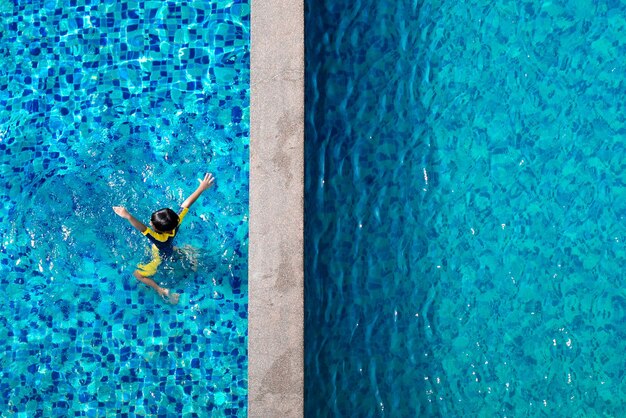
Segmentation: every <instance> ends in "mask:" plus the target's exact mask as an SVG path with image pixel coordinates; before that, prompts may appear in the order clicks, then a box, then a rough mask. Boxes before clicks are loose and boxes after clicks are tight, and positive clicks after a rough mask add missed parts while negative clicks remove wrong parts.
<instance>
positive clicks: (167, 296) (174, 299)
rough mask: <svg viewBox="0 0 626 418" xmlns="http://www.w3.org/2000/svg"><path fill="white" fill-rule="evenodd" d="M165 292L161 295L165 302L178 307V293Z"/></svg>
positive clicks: (166, 290) (165, 290)
mask: <svg viewBox="0 0 626 418" xmlns="http://www.w3.org/2000/svg"><path fill="white" fill-rule="evenodd" d="M163 290H164V292H162V293H161V297H162V298H163V300H164V301H166V302H167V303H170V304H172V305H176V304H177V303H178V299H179V298H180V295H179V294H178V293H170V290H169V289H163Z"/></svg>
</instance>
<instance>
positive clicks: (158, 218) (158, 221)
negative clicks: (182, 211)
mask: <svg viewBox="0 0 626 418" xmlns="http://www.w3.org/2000/svg"><path fill="white" fill-rule="evenodd" d="M150 222H152V225H153V226H154V227H155V228H156V229H158V230H159V231H160V232H169V231H172V230H174V229H175V228H176V227H177V226H178V222H179V218H178V214H177V213H176V212H174V211H173V210H172V209H169V208H165V209H159V210H157V211H156V212H154V213H153V214H152V217H151V218H150Z"/></svg>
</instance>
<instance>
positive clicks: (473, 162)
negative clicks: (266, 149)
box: [305, 0, 626, 417]
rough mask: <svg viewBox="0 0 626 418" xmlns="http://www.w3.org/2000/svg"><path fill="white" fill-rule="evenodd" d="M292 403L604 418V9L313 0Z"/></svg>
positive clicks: (607, 353) (615, 112)
mask: <svg viewBox="0 0 626 418" xmlns="http://www.w3.org/2000/svg"><path fill="white" fill-rule="evenodd" d="M305 4H306V85H307V87H306V140H305V147H306V150H305V152H306V159H305V161H306V169H305V172H306V202H305V254H306V261H305V366H306V367H305V411H306V416H311V417H314V416H319V417H328V416H359V417H368V416H388V417H414V416H445V417H461V416H485V417H496V416H502V417H504V416H572V417H583V416H620V415H622V414H623V413H622V405H623V403H624V399H625V397H626V380H625V379H624V372H623V364H622V363H623V361H622V353H623V352H624V351H625V349H626V346H625V342H624V341H626V339H625V338H624V337H625V335H626V331H625V329H624V326H623V323H624V319H625V315H626V295H625V294H624V291H623V288H624V286H623V283H622V282H623V276H624V275H623V272H622V270H623V269H622V268H621V266H622V264H623V263H624V261H625V260H626V252H625V247H624V239H625V235H626V226H625V224H624V216H625V215H626V206H625V205H624V202H625V201H626V200H625V199H624V198H625V197H626V187H625V186H626V177H625V176H624V169H623V168H624V167H623V166H624V164H623V161H624V157H625V144H626V125H625V117H624V114H625V112H624V110H625V108H624V101H623V86H624V84H625V83H626V73H625V71H624V67H623V65H622V59H621V57H622V56H623V53H624V51H625V50H626V39H625V38H624V36H623V31H624V28H626V20H625V19H624V16H625V12H626V7H625V6H624V5H623V4H622V3H620V2H593V3H588V2H580V1H565V2H512V1H505V2H500V1H498V2H496V1H476V0H466V1H437V2H435V1H419V2H392V1H383V2H380V1H369V0H360V1H356V2H343V1H321V2H320V1H312V0H311V1H307V2H306V3H305Z"/></svg>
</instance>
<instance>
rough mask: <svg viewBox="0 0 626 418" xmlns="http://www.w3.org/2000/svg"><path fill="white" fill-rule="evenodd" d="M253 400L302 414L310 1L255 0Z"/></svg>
mask: <svg viewBox="0 0 626 418" xmlns="http://www.w3.org/2000/svg"><path fill="white" fill-rule="evenodd" d="M251 17H252V18H251V64H250V67H251V68H250V70H251V71H250V72H251V80H250V88H251V94H250V97H251V100H250V241H249V242H250V244H249V245H250V247H249V265H248V271H249V275H248V278H249V305H248V307H249V308H248V309H249V310H248V312H249V323H248V356H249V357H248V358H249V367H248V382H249V394H248V399H249V403H248V407H249V416H250V417H263V418H266V417H279V416H280V417H300V416H303V404H304V399H303V385H304V367H303V349H304V346H303V304H304V298H303V290H304V283H303V278H304V273H303V199H304V196H303V190H304V157H303V148H304V4H303V3H299V2H295V3H294V2H287V1H282V2H278V1H270V2H259V3H254V2H253V4H252V5H251Z"/></svg>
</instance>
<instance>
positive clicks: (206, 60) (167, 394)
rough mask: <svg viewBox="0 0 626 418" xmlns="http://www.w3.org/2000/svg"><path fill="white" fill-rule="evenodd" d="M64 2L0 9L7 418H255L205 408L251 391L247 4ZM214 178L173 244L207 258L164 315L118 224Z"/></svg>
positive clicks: (0, 273) (220, 406) (232, 402)
mask: <svg viewBox="0 0 626 418" xmlns="http://www.w3.org/2000/svg"><path fill="white" fill-rule="evenodd" d="M70 3H71V4H69V3H68V4H67V5H66V4H61V3H59V2H57V1H53V0H45V1H32V2H0V170H2V174H3V176H2V179H0V190H1V191H2V193H0V204H1V205H2V209H3V210H2V211H0V237H1V238H0V240H1V242H0V284H2V286H3V288H4V289H5V293H6V295H8V300H7V301H0V313H6V314H5V315H0V341H2V343H1V344H0V350H1V351H2V352H3V353H7V356H6V357H7V358H6V359H1V358H0V365H1V366H2V370H3V371H5V372H4V373H3V374H2V375H0V392H1V394H2V398H1V399H0V410H1V411H3V412H5V413H8V414H14V415H17V414H23V415H24V414H25V416H104V415H115V416H124V415H149V414H151V415H153V416H168V417H169V416H180V415H185V416H194V414H196V415H197V416H205V415H206V411H215V412H216V413H220V414H223V415H225V416H246V413H247V405H246V402H242V401H241V399H244V400H247V399H245V395H246V392H245V390H244V391H242V392H237V393H238V395H237V397H236V398H235V397H230V398H229V397H228V396H227V397H226V398H224V399H222V398H219V399H218V401H219V402H218V401H216V400H215V398H214V397H212V396H208V395H207V394H211V393H213V391H218V392H220V393H226V394H229V393H233V392H235V391H236V390H239V389H238V388H247V376H246V370H247V364H246V362H245V361H243V358H244V357H245V356H244V352H245V350H246V346H247V268H246V263H247V260H246V258H247V245H238V244H236V242H237V241H238V240H245V241H247V205H248V195H247V194H246V193H242V190H247V181H248V180H247V173H248V170H249V164H248V152H249V146H248V142H249V140H248V137H249V125H248V124H249V121H248V115H249V111H248V107H249V32H248V30H249V15H250V12H249V5H248V2H240V1H236V2H234V3H233V2H221V1H218V2H211V3H207V4H204V3H200V2H183V3H175V2H160V1H138V2H127V1H123V2H119V1H112V0H105V1H99V2H96V1H91V0H83V1H81V0H78V1H76V2H70ZM206 170H211V171H213V172H215V173H216V177H217V184H216V186H215V187H214V188H213V190H212V192H213V195H212V196H211V197H210V199H207V200H203V201H199V202H197V203H196V205H194V207H193V214H191V213H190V215H189V216H188V218H187V219H186V225H185V230H184V231H183V230H181V231H180V232H181V233H180V240H181V241H185V242H186V243H188V244H189V245H192V246H194V247H196V248H202V249H204V250H203V251H204V253H203V254H201V256H200V259H199V268H198V271H197V272H194V273H189V274H187V275H185V277H181V278H173V279H176V280H177V281H175V286H176V289H177V290H178V291H179V292H181V293H182V295H183V298H184V301H181V304H180V305H179V306H177V307H171V306H164V305H163V304H162V302H161V301H160V300H159V299H158V298H157V297H155V295H154V294H153V293H151V292H150V291H149V290H148V289H145V288H143V287H142V286H139V285H138V284H137V282H136V281H135V279H134V278H132V276H131V275H130V274H131V273H132V269H133V266H134V265H135V264H136V263H137V262H139V261H142V258H143V254H144V250H145V242H143V241H142V240H141V238H142V237H138V236H137V235H136V234H134V233H133V232H132V230H131V229H130V228H127V227H126V226H122V225H118V224H116V223H115V219H114V218H112V217H111V214H110V213H109V212H108V208H109V207H110V206H111V205H113V204H124V205H127V206H128V207H129V209H131V210H132V211H134V212H135V213H137V214H138V215H140V216H142V217H145V216H149V212H150V210H151V208H155V207H164V206H170V205H173V204H174V203H175V202H176V201H177V200H179V196H180V194H181V193H183V194H184V193H185V192H186V191H188V190H189V189H190V188H193V187H194V186H195V181H196V180H195V177H196V176H197V173H200V172H204V171H206ZM224 202H228V204H223V203H224ZM178 203H179V202H178ZM131 206H132V207H131ZM224 206H229V208H230V209H229V211H222V209H221V208H222V207H224ZM220 254H225V255H224V256H221V255H220ZM229 265H230V266H232V267H230V268H229V267H228V266H229ZM226 277H228V278H229V279H228V280H225V278H226ZM244 311H245V312H244ZM233 353H234V354H233ZM214 371H215V372H214ZM163 376H173V379H167V378H164V377H163ZM5 395H6V396H5ZM153 395H154V396H153ZM131 400H133V401H134V402H132V403H131V402H130V401H131ZM227 410H228V412H226V411H227Z"/></svg>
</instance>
